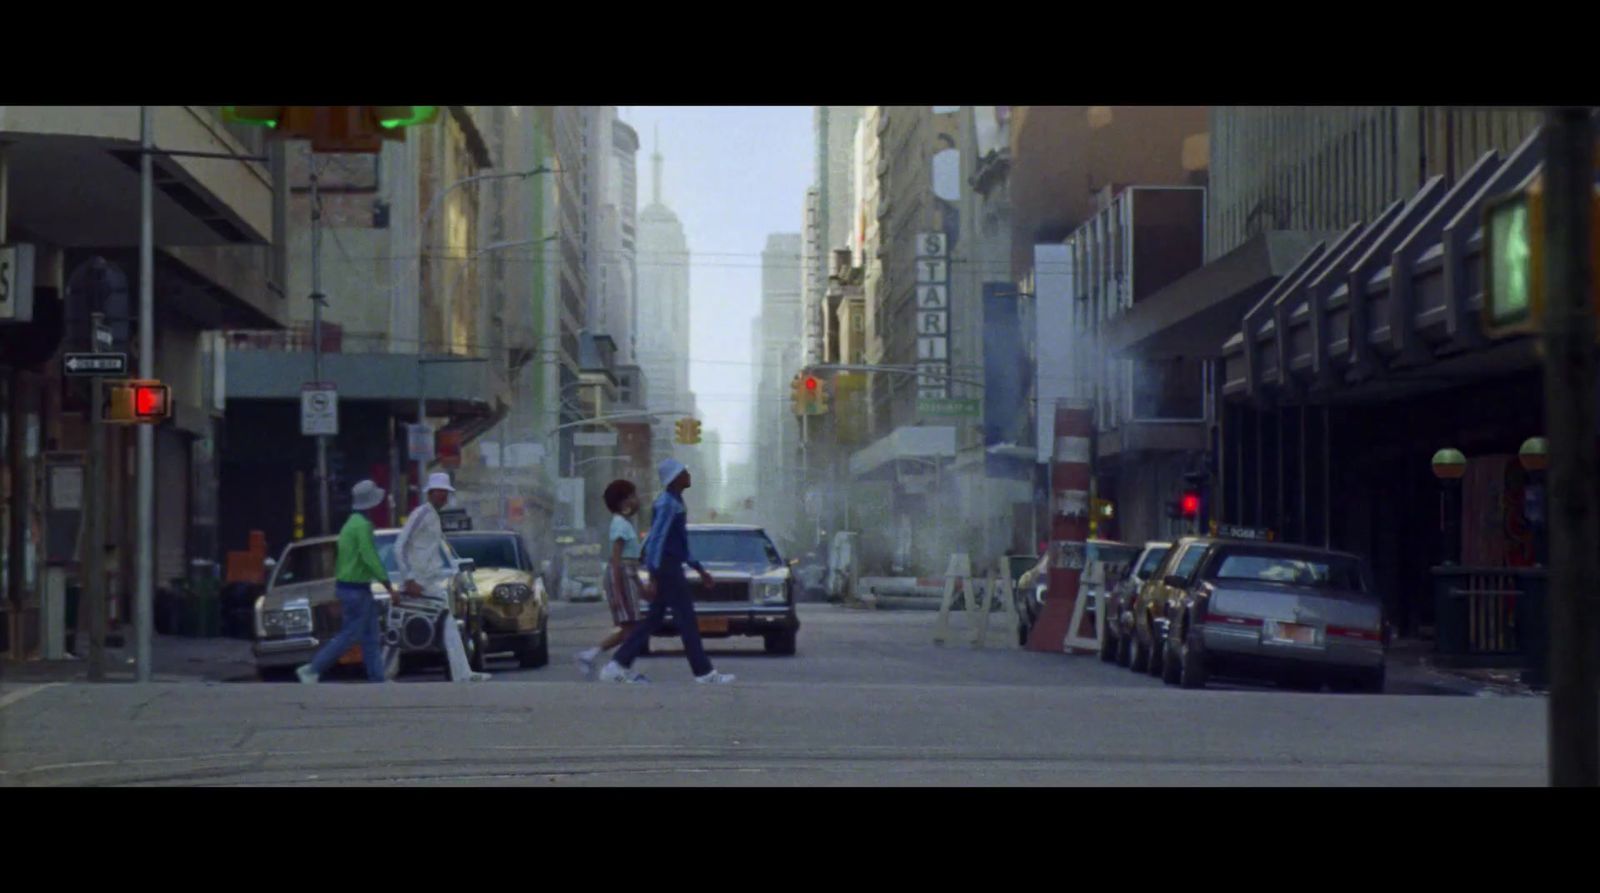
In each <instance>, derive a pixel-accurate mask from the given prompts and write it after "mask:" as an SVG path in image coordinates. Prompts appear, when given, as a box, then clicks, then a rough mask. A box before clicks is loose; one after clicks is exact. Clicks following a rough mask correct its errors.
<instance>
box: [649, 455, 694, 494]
mask: <svg viewBox="0 0 1600 893" xmlns="http://www.w3.org/2000/svg"><path fill="white" fill-rule="evenodd" d="M688 470H689V469H688V468H686V467H685V466H684V464H683V463H682V462H679V461H678V460H677V459H673V458H671V457H668V458H666V459H662V460H661V465H660V466H659V467H658V468H657V469H656V473H657V474H659V475H660V476H661V486H662V487H665V486H667V485H668V484H670V483H672V482H673V481H675V480H677V479H678V475H680V474H683V473H684V472H685V471H688Z"/></svg>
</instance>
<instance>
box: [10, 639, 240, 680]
mask: <svg viewBox="0 0 1600 893" xmlns="http://www.w3.org/2000/svg"><path fill="white" fill-rule="evenodd" d="M123 632H124V634H125V637H126V644H125V645H124V646H123V647H119V648H112V647H107V648H106V678H107V679H108V680H110V681H113V682H132V681H134V679H135V677H136V673H135V669H134V658H133V654H134V651H133V647H132V645H133V642H132V635H131V631H129V630H123ZM151 650H152V651H153V653H154V664H153V666H152V667H151V670H152V672H151V678H152V680H153V681H156V682H225V681H231V680H235V679H240V678H244V677H254V675H255V663H254V661H253V660H252V659H251V656H250V643H249V642H248V641H246V640H243V639H223V638H215V639H193V638H184V637H181V636H162V635H157V636H155V637H154V640H153V641H152V643H151ZM88 678H89V661H88V654H87V647H85V648H84V653H83V654H82V655H81V656H80V659H77V660H70V659H69V660H52V661H46V660H30V661H11V660H7V661H5V662H3V663H0V685H39V684H42V683H49V682H83V681H87V680H88Z"/></svg>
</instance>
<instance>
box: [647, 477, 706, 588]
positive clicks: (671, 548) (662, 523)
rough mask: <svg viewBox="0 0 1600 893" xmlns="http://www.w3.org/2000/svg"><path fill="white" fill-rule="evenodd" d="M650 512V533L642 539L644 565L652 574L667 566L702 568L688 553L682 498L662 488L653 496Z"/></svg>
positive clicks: (687, 519) (685, 518)
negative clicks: (658, 493)
mask: <svg viewBox="0 0 1600 893" xmlns="http://www.w3.org/2000/svg"><path fill="white" fill-rule="evenodd" d="M652 511H653V512H654V516H653V517H652V518H651V519H650V534H649V536H647V537H646V538H645V542H644V566H645V567H646V568H647V569H648V570H649V571H650V572H651V573H657V572H659V571H661V570H662V569H663V568H665V567H667V566H669V565H670V566H671V567H672V568H674V569H677V568H681V567H682V566H683V565H685V564H687V565H689V566H690V567H692V568H694V569H695V570H703V568H702V567H701V566H700V562H698V561H696V560H694V556H693V555H690V554H689V510H688V509H687V508H685V507H684V504H683V500H682V499H681V498H679V497H677V496H674V495H673V494H672V491H670V490H663V491H662V493H661V495H660V496H657V497H656V501H655V506H654V507H653V509H652Z"/></svg>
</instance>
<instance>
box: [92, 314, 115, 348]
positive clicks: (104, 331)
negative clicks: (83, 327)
mask: <svg viewBox="0 0 1600 893" xmlns="http://www.w3.org/2000/svg"><path fill="white" fill-rule="evenodd" d="M111 342H112V334H111V327H110V326H108V325H106V324H105V323H103V322H101V321H99V320H95V322H94V349H95V350H99V351H109V350H111Z"/></svg>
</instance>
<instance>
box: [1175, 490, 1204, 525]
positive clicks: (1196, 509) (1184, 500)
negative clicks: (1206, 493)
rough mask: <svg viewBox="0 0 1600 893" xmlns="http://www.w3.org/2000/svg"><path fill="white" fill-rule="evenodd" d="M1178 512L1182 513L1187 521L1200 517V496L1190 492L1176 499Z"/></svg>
mask: <svg viewBox="0 0 1600 893" xmlns="http://www.w3.org/2000/svg"><path fill="white" fill-rule="evenodd" d="M1178 511H1180V512H1182V513H1183V517H1184V518H1185V519H1187V520H1190V521H1192V520H1194V519H1195V518H1198V517H1200V494H1199V493H1197V492H1195V491H1193V490H1190V491H1188V492H1186V493H1184V494H1183V496H1182V497H1180V498H1179V499H1178Z"/></svg>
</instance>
